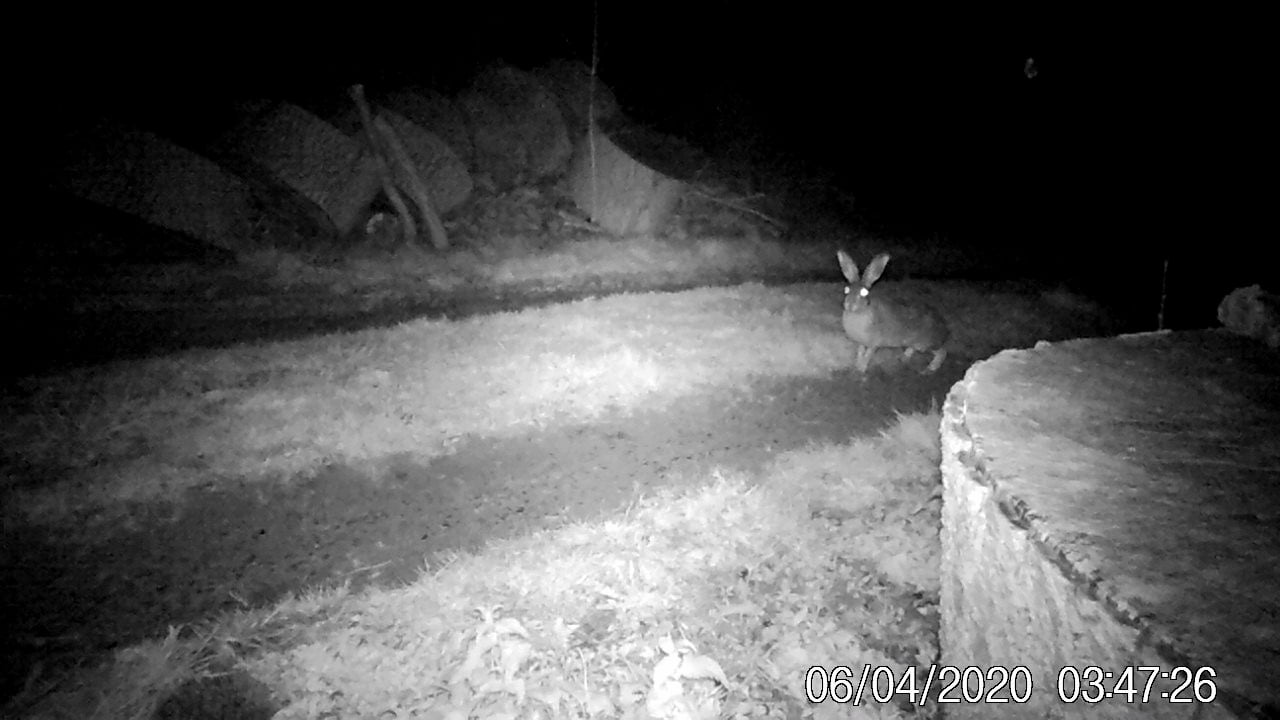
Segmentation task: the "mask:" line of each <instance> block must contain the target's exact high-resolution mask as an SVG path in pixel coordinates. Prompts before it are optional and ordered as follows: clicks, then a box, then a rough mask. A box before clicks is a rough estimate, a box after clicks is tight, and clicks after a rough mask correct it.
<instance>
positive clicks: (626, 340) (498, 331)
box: [0, 281, 1079, 534]
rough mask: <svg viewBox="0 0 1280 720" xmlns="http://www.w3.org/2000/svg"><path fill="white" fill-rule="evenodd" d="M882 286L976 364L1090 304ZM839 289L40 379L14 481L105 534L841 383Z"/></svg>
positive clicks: (254, 351) (519, 319)
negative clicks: (527, 438) (773, 384)
mask: <svg viewBox="0 0 1280 720" xmlns="http://www.w3.org/2000/svg"><path fill="white" fill-rule="evenodd" d="M882 291H883V292H887V293H897V294H911V295H915V296H920V297H928V298H929V299H930V300H931V301H932V302H934V303H935V304H936V305H938V306H939V307H941V308H944V309H945V311H946V314H947V316H948V319H949V321H950V323H951V326H952V327H953V328H954V331H953V335H954V340H953V342H952V352H953V353H955V354H958V355H960V356H964V357H969V358H980V357H985V356H987V355H989V354H991V353H992V352H994V351H996V350H998V349H999V348H1002V347H1007V346H1016V345H1018V344H1020V343H1021V344H1026V343H1027V341H1028V339H1029V338H1030V339H1035V338H1043V337H1049V336H1050V335H1051V334H1052V333H1055V332H1059V333H1060V332H1061V326H1062V325H1063V324H1064V323H1067V322H1069V321H1070V320H1071V319H1072V318H1074V317H1077V316H1078V314H1079V313H1078V311H1077V310H1074V309H1062V310H1058V309H1056V308H1057V307H1058V305H1055V304H1053V303H1051V302H1046V301H1045V299H1044V298H1043V297H1041V296H1038V295H1035V294H1026V293H1021V292H998V291H995V290H993V289H991V288H986V287H980V286H975V285H972V284H965V283H936V284H935V283H925V282H919V281H909V282H902V283H897V284H896V286H895V285H893V284H889V283H885V284H884V287H883V290H882ZM839 298H840V287H839V286H838V285H836V284H822V283H811V284H802V285H794V286H788V287H780V288H768V287H764V286H761V285H758V284H752V285H743V286H738V287H734V288H718V289H699V290H691V291H687V292H682V293H672V294H658V293H646V294H637V295H618V296H611V297H607V298H602V299H588V300H583V301H579V302H574V303H568V304H564V305H559V306H553V307H548V308H540V309H531V310H525V311H523V312H519V313H503V314H498V315H492V316H483V317H476V318H471V319H468V320H463V321H459V322H450V321H444V320H417V321H412V322H409V323H405V324H402V325H400V326H397V327H394V328H390V329H376V330H366V331H361V332H355V333H350V334H340V335H330V336H323V337H316V338H310V339H306V340H299V341H291V342H280V343H271V344H263V345H245V346H238V347H234V348H230V349H220V350H194V351H188V352H184V353H179V354H176V355H171V356H166V357H160V358H153V359H148V360H144V361H137V362H120V363H114V364H109V365H105V366H100V367H97V368H92V369H85V370H78V371H74V372H70V373H66V374H63V375H57V376H50V377H42V378H37V379H31V380H28V381H27V383H26V384H25V386H23V387H20V388H19V392H17V393H12V394H10V395H9V396H7V397H5V398H3V399H2V400H0V410H3V412H4V413H5V414H6V416H7V417H10V418H11V420H10V421H9V422H8V423H6V424H5V425H4V427H3V428H2V429H0V445H3V447H4V448H5V452H4V454H3V456H0V457H2V459H0V481H2V482H3V483H4V490H5V491H6V494H7V495H8V503H9V505H10V512H18V513H20V515H21V517H22V518H24V519H25V520H26V521H30V522H37V523H45V524H63V523H67V522H68V521H69V520H70V519H72V518H75V519H76V523H77V526H78V528H79V529H80V530H81V531H83V532H87V533H95V534H102V533H104V532H106V531H107V530H109V528H110V527H111V526H112V525H113V524H116V523H118V522H120V521H121V519H122V518H124V517H126V516H127V515H128V512H129V504H130V503H137V502H153V501H157V500H162V501H163V500H167V501H174V500H176V499H178V498H179V497H180V496H181V495H182V493H183V491H185V490H186V489H188V488H191V487H196V486H204V485H210V484H217V483H219V482H221V481H223V480H225V479H227V478H236V479H246V480H249V481H260V482H287V481H289V480H290V479H291V478H296V477H299V476H306V475H307V474H308V473H313V472H315V471H317V470H319V469H320V468H322V467H324V466H325V465H326V464H328V463H335V462H342V463H345V464H348V465H350V466H352V467H354V468H357V469H362V470H368V471H371V472H373V473H374V474H376V471H377V470H378V463H379V462H380V461H381V460H382V459H383V458H386V457H388V456H390V455H393V454H397V453H400V454H407V456H408V457H412V458H416V459H418V460H421V461H427V460H430V459H431V458H433V457H438V456H440V455H444V454H447V453H449V452H450V448H451V447H452V446H453V445H454V444H455V443H456V442H457V441H458V440H459V439H460V438H463V437H465V436H469V435H483V436H504V435H509V434H515V433H520V432H523V431H526V430H527V429H528V428H530V427H532V426H539V425H546V424H550V423H559V422H579V421H588V420H590V419H592V418H595V417H598V416H599V415H600V414H601V413H603V412H605V411H607V410H611V409H617V410H623V411H626V410H630V409H634V408H637V407H639V406H641V405H642V404H643V405H645V406H646V407H650V408H652V407H661V406H662V405H663V404H664V403H668V402H670V401H672V400H674V399H676V398H678V397H681V396H683V395H686V394H689V393H693V392H697V391H699V390H701V389H708V388H716V387H735V386H742V385H745V384H747V383H748V382H749V381H750V380H751V378H753V377H755V376H764V375H770V376H792V377H804V376H822V375H826V374H829V373H831V372H832V371H834V370H837V369H840V368H843V367H847V366H848V364H849V360H850V358H851V353H852V347H851V346H850V344H849V342H848V340H847V339H846V338H845V337H844V335H843V333H842V331H841V330H840V326H839V313H840V305H839ZM1059 304H1060V303H1059ZM33 480H34V481H33Z"/></svg>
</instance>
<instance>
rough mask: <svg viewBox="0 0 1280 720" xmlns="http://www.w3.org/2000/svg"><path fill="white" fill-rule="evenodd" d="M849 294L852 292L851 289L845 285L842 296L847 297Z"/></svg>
mask: <svg viewBox="0 0 1280 720" xmlns="http://www.w3.org/2000/svg"><path fill="white" fill-rule="evenodd" d="M851 292H853V288H851V287H849V286H848V285H845V286H844V294H845V295H848V294H849V293H851Z"/></svg>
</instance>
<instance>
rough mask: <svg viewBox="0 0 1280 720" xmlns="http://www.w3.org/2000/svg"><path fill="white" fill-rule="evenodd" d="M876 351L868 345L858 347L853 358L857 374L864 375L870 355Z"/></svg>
mask: <svg viewBox="0 0 1280 720" xmlns="http://www.w3.org/2000/svg"><path fill="white" fill-rule="evenodd" d="M875 351H876V349H875V348H874V347H872V346H870V345H859V346H858V354H857V357H856V358H855V364H856V365H857V366H858V372H860V373H863V374H866V372H867V366H868V365H870V364H871V354H872V353H874V352H875Z"/></svg>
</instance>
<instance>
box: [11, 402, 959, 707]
mask: <svg viewBox="0 0 1280 720" xmlns="http://www.w3.org/2000/svg"><path fill="white" fill-rule="evenodd" d="M937 424H938V416H937V414H936V413H935V414H928V415H911V416H906V417H902V418H900V421H899V423H898V424H897V425H896V426H895V427H894V428H892V429H891V430H888V431H886V432H885V433H883V434H882V435H881V436H880V437H877V438H869V439H861V440H856V441H854V442H852V443H850V444H848V445H843V446H834V447H833V446H821V447H813V448H809V449H807V450H803V451H797V452H793V453H789V454H787V455H785V456H783V457H781V458H780V459H779V461H778V463H777V465H776V466H775V468H774V471H773V473H772V474H771V477H770V478H769V479H768V480H766V481H765V482H763V483H761V484H760V485H759V486H756V487H754V488H752V487H748V485H747V484H746V483H744V482H743V481H742V480H741V479H739V478H725V477H717V478H715V479H714V480H713V481H712V482H710V483H709V485H708V486H706V487H704V488H703V489H702V490H700V491H694V492H688V493H685V494H679V495H672V494H663V495H660V496H657V497H651V498H647V499H646V500H644V501H642V502H641V503H640V504H639V505H637V506H636V507H634V508H633V509H632V510H631V511H630V512H628V513H625V514H624V515H623V516H621V517H617V518H614V519H611V520H608V521H605V522H598V523H593V524H580V525H575V526H570V527H567V528H563V529H560V530H557V531H546V532H542V533H538V534H536V535H533V536H531V537H526V538H521V539H516V540H511V541H506V542H503V543H500V544H497V545H494V546H492V547H490V548H488V549H487V550H486V551H485V552H483V553H482V554H479V555H475V556H466V557H460V558H458V559H457V560H456V561H455V562H454V563H453V564H451V565H449V566H448V567H445V568H443V569H441V570H439V571H437V572H435V573H433V574H430V575H426V576H424V577H423V578H422V579H420V580H419V581H418V582H416V583H415V584H413V585H411V586H409V587H405V588H401V589H396V590H382V591H372V592H369V593H367V594H365V595H361V596H352V595H350V594H347V593H345V592H344V591H341V590H337V591H329V592H327V593H320V594H314V595H311V596H309V597H306V598H303V599H301V600H293V601H290V602H287V603H284V604H282V605H281V606H279V607H277V608H274V609H272V610H269V611H257V612H250V613H239V614H235V615H232V616H228V617H226V618H223V619H222V620H220V621H218V622H216V623H214V624H212V625H210V626H209V627H207V628H205V629H203V630H201V631H199V632H192V633H190V636H189V637H186V638H185V639H178V637H177V636H175V635H172V634H171V636H170V637H168V638H165V639H163V640H158V641H156V642H153V643H147V644H143V645H140V646H137V647H134V648H130V649H128V650H125V651H122V652H120V653H119V654H118V656H117V658H116V659H115V661H114V662H112V663H109V664H107V665H105V666H103V667H100V668H97V669H95V670H93V671H90V672H87V673H83V674H81V675H79V676H76V677H74V678H70V679H68V680H67V681H66V682H64V683H62V684H60V685H59V686H57V687H56V688H53V689H51V691H49V692H47V693H46V694H44V696H43V697H42V699H40V701H39V702H38V704H36V705H33V706H28V708H27V709H28V711H29V712H30V716H31V717H42V718H71V717H75V718H106V717H111V718H143V717H150V715H149V714H148V713H150V712H152V708H154V707H156V706H157V705H158V704H160V703H161V702H162V699H164V698H168V699H167V700H163V701H164V702H169V703H171V704H173V705H181V700H182V699H181V698H178V699H175V697H177V696H175V695H174V693H175V691H176V689H177V688H179V687H180V686H182V687H184V688H191V687H205V688H206V690H205V691H204V692H205V694H204V695H199V697H201V698H203V701H204V702H208V703H214V702H218V703H225V704H226V705H225V706H227V707H231V706H236V707H239V706H243V705H244V703H246V702H248V700H245V699H243V698H239V699H237V698H235V697H226V698H220V699H219V698H217V697H216V695H211V694H210V692H209V691H208V690H207V688H208V687H211V686H208V685H203V686H202V685H198V684H192V680H193V678H201V677H207V676H212V675H216V674H219V673H225V672H231V671H235V672H236V673H239V674H240V675H241V676H246V677H248V678H251V679H252V682H251V683H249V684H250V685H253V686H257V687H261V688H265V689H267V690H268V691H269V692H268V693H267V694H268V695H269V696H270V697H271V699H272V703H273V707H271V708H270V710H279V712H278V714H276V715H275V717H277V718H281V719H282V720H283V719H285V718H316V717H441V718H445V717H509V718H524V717H529V718H533V717H579V718H587V717H624V718H648V717H686V718H710V717H722V716H735V717H778V718H782V717H801V716H805V717H809V716H812V717H818V718H826V717H831V718H834V717H842V718H848V717H863V718H897V717H910V716H926V717H927V716H932V713H933V709H932V708H931V707H925V708H911V707H908V706H906V705H898V704H885V705H876V704H874V703H870V704H869V706H868V707H863V708H850V707H849V706H847V705H836V704H833V703H830V702H828V703H824V704H820V705H813V704H810V703H808V702H807V700H806V698H805V690H804V678H805V673H806V671H807V670H808V668H810V667H811V666H815V665H818V666H826V667H827V668H832V667H835V666H838V665H847V666H849V667H850V668H851V669H852V671H853V673H854V675H855V677H856V676H857V674H858V673H860V672H861V669H862V666H863V665H870V666H872V667H886V668H892V669H893V670H894V672H895V677H901V674H902V673H903V672H904V671H905V670H906V668H907V667H908V666H909V665H918V664H922V663H923V664H927V663H929V662H931V661H932V660H933V659H934V658H935V657H936V655H937V645H936V643H937V639H936V618H937V607H936V603H937V591H938V562H939V556H940V548H939V544H938V524H939V515H938V511H939V503H940V499H939V495H940V493H939V488H940V486H939V478H938V442H937ZM184 683H185V685H184ZM243 686H245V683H243V682H242V683H240V684H238V685H237V684H226V685H225V687H232V688H234V687H243ZM219 687H221V686H219ZM882 691H883V689H882ZM183 692H188V691H187V690H184V691H183ZM33 695H34V693H33ZM236 703H240V705H236Z"/></svg>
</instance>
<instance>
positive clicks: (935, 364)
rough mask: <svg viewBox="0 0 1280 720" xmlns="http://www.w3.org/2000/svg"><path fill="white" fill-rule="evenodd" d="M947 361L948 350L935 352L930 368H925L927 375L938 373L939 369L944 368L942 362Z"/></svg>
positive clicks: (940, 349)
mask: <svg viewBox="0 0 1280 720" xmlns="http://www.w3.org/2000/svg"><path fill="white" fill-rule="evenodd" d="M946 359H947V351H946V350H944V349H943V348H938V349H937V350H934V351H933V360H931V361H929V367H927V368H925V369H924V371H925V372H927V373H931V372H937V370H938V368H940V367H942V361H943V360H946Z"/></svg>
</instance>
